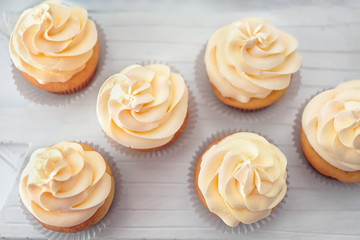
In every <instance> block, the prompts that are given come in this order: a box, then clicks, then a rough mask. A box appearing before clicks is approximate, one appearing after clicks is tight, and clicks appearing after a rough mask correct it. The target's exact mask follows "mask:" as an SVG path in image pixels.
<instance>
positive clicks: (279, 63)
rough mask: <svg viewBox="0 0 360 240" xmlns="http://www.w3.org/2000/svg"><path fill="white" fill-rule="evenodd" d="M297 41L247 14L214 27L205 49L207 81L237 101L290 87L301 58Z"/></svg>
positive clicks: (264, 21)
mask: <svg viewBox="0 0 360 240" xmlns="http://www.w3.org/2000/svg"><path fill="white" fill-rule="evenodd" d="M297 46H298V42H297V40H296V39H295V38H294V37H293V36H291V35H289V34H287V33H285V32H282V31H280V30H278V29H277V28H275V27H274V26H273V25H272V24H271V23H270V22H269V21H267V20H265V19H262V18H254V17H248V18H244V19H241V20H239V21H236V22H234V23H232V24H229V25H227V26H225V27H223V28H221V29H219V30H217V31H216V32H215V33H214V34H213V35H212V37H211V38H210V40H209V42H208V44H207V47H206V52H205V63H206V70H207V73H208V76H209V80H210V82H211V83H212V84H213V85H214V86H215V87H216V88H217V89H218V90H219V91H220V93H221V94H222V95H223V96H225V97H231V98H234V99H236V100H238V101H240V102H248V101H249V100H250V98H253V97H254V98H265V97H267V96H268V95H269V94H270V93H271V92H272V91H273V90H282V89H285V88H287V87H288V86H289V84H290V80H291V75H292V74H293V73H294V72H296V71H297V70H299V68H300V66H301V63H302V58H301V56H300V55H299V54H298V53H297V52H296V51H295V49H296V48H297Z"/></svg>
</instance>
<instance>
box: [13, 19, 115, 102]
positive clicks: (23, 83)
mask: <svg viewBox="0 0 360 240" xmlns="http://www.w3.org/2000/svg"><path fill="white" fill-rule="evenodd" d="M94 22H95V21H94ZM95 25H96V29H97V32H98V41H99V45H100V55H99V60H98V65H97V70H96V73H95V75H94V76H93V79H92V80H91V81H90V83H89V84H88V85H87V86H85V87H84V89H81V90H80V91H79V92H76V93H72V94H64V95H60V94H56V93H51V92H47V91H45V90H42V89H39V88H37V87H35V86H34V85H32V84H31V83H30V82H29V81H27V80H26V79H25V77H24V76H23V75H22V73H21V71H20V70H19V69H17V68H16V67H15V65H14V64H11V68H12V71H11V72H12V75H13V79H14V83H15V86H16V88H17V90H18V91H19V93H20V95H21V96H23V97H24V99H26V100H29V101H31V102H33V103H36V104H40V105H51V106H62V105H66V104H70V103H72V102H74V101H76V100H77V99H79V98H81V97H82V96H84V95H85V94H88V93H89V92H90V91H91V90H92V89H93V88H94V85H96V84H95V82H96V81H98V80H97V79H98V78H99V76H100V74H101V72H102V70H103V68H104V65H105V60H106V55H107V51H108V49H107V42H106V37H105V34H104V30H103V29H102V27H101V26H100V25H99V24H96V23H95Z"/></svg>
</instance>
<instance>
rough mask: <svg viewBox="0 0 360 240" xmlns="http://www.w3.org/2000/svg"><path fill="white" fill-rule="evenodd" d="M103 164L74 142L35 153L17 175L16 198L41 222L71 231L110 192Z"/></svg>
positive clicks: (92, 153)
mask: <svg viewBox="0 0 360 240" xmlns="http://www.w3.org/2000/svg"><path fill="white" fill-rule="evenodd" d="M106 167H107V166H106V162H105V160H104V158H103V157H102V156H101V155H100V154H99V153H98V152H96V151H84V149H83V147H82V146H81V145H80V144H78V143H74V142H61V143H58V144H55V145H53V146H51V147H48V148H41V149H38V150H36V151H35V152H34V153H33V154H32V155H31V158H30V161H29V162H28V164H27V165H26V167H25V169H24V170H23V172H22V174H21V179H20V186H19V191H20V197H21V199H22V201H23V203H24V205H25V206H26V208H27V209H28V210H29V211H30V212H31V213H32V214H33V215H34V216H35V217H36V218H37V219H38V220H40V221H41V222H43V223H45V224H48V225H51V226H59V227H72V226H76V225H78V224H80V223H83V222H85V221H86V220H88V219H89V218H90V217H91V216H92V215H94V214H95V212H96V211H97V210H98V209H99V208H100V207H101V206H102V205H103V204H104V201H105V199H106V198H107V197H108V195H109V194H110V191H111V184H112V180H111V176H110V175H109V174H108V173H107V172H106Z"/></svg>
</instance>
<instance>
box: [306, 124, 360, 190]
mask: <svg viewBox="0 0 360 240" xmlns="http://www.w3.org/2000/svg"><path fill="white" fill-rule="evenodd" d="M301 146H302V149H303V152H304V154H305V156H306V159H307V160H308V162H309V163H310V164H311V166H313V167H314V168H315V169H316V170H317V171H318V172H319V173H321V174H323V175H325V176H327V177H331V178H335V179H337V180H339V181H341V182H346V183H353V182H360V171H354V172H348V171H344V170H342V169H339V168H336V167H334V166H333V165H331V164H329V163H328V162H327V161H325V160H324V159H323V158H322V157H321V156H320V155H319V154H318V153H317V152H316V151H315V150H314V148H313V147H312V146H311V145H310V143H309V140H308V138H307V137H306V135H305V132H304V131H303V129H301Z"/></svg>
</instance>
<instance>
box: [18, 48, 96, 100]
mask: <svg viewBox="0 0 360 240" xmlns="http://www.w3.org/2000/svg"><path fill="white" fill-rule="evenodd" d="M99 54H100V47H99V41H97V43H96V44H95V46H94V48H93V55H92V56H91V58H90V59H89V61H87V63H86V65H85V68H84V69H83V70H81V71H80V72H78V73H76V74H75V75H74V76H73V77H72V78H70V79H69V80H68V81H66V82H52V83H47V84H41V83H39V82H38V81H37V80H36V79H35V78H33V77H32V76H30V75H29V74H27V73H25V72H22V74H23V76H24V77H25V78H26V80H28V81H29V82H30V83H31V84H32V85H34V86H35V87H37V88H40V89H42V90H45V91H48V92H52V93H56V94H72V93H76V92H78V91H80V90H82V89H83V88H85V87H86V86H87V85H88V84H89V83H90V82H91V81H92V80H93V78H94V76H95V73H96V70H97V66H98V60H99Z"/></svg>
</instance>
